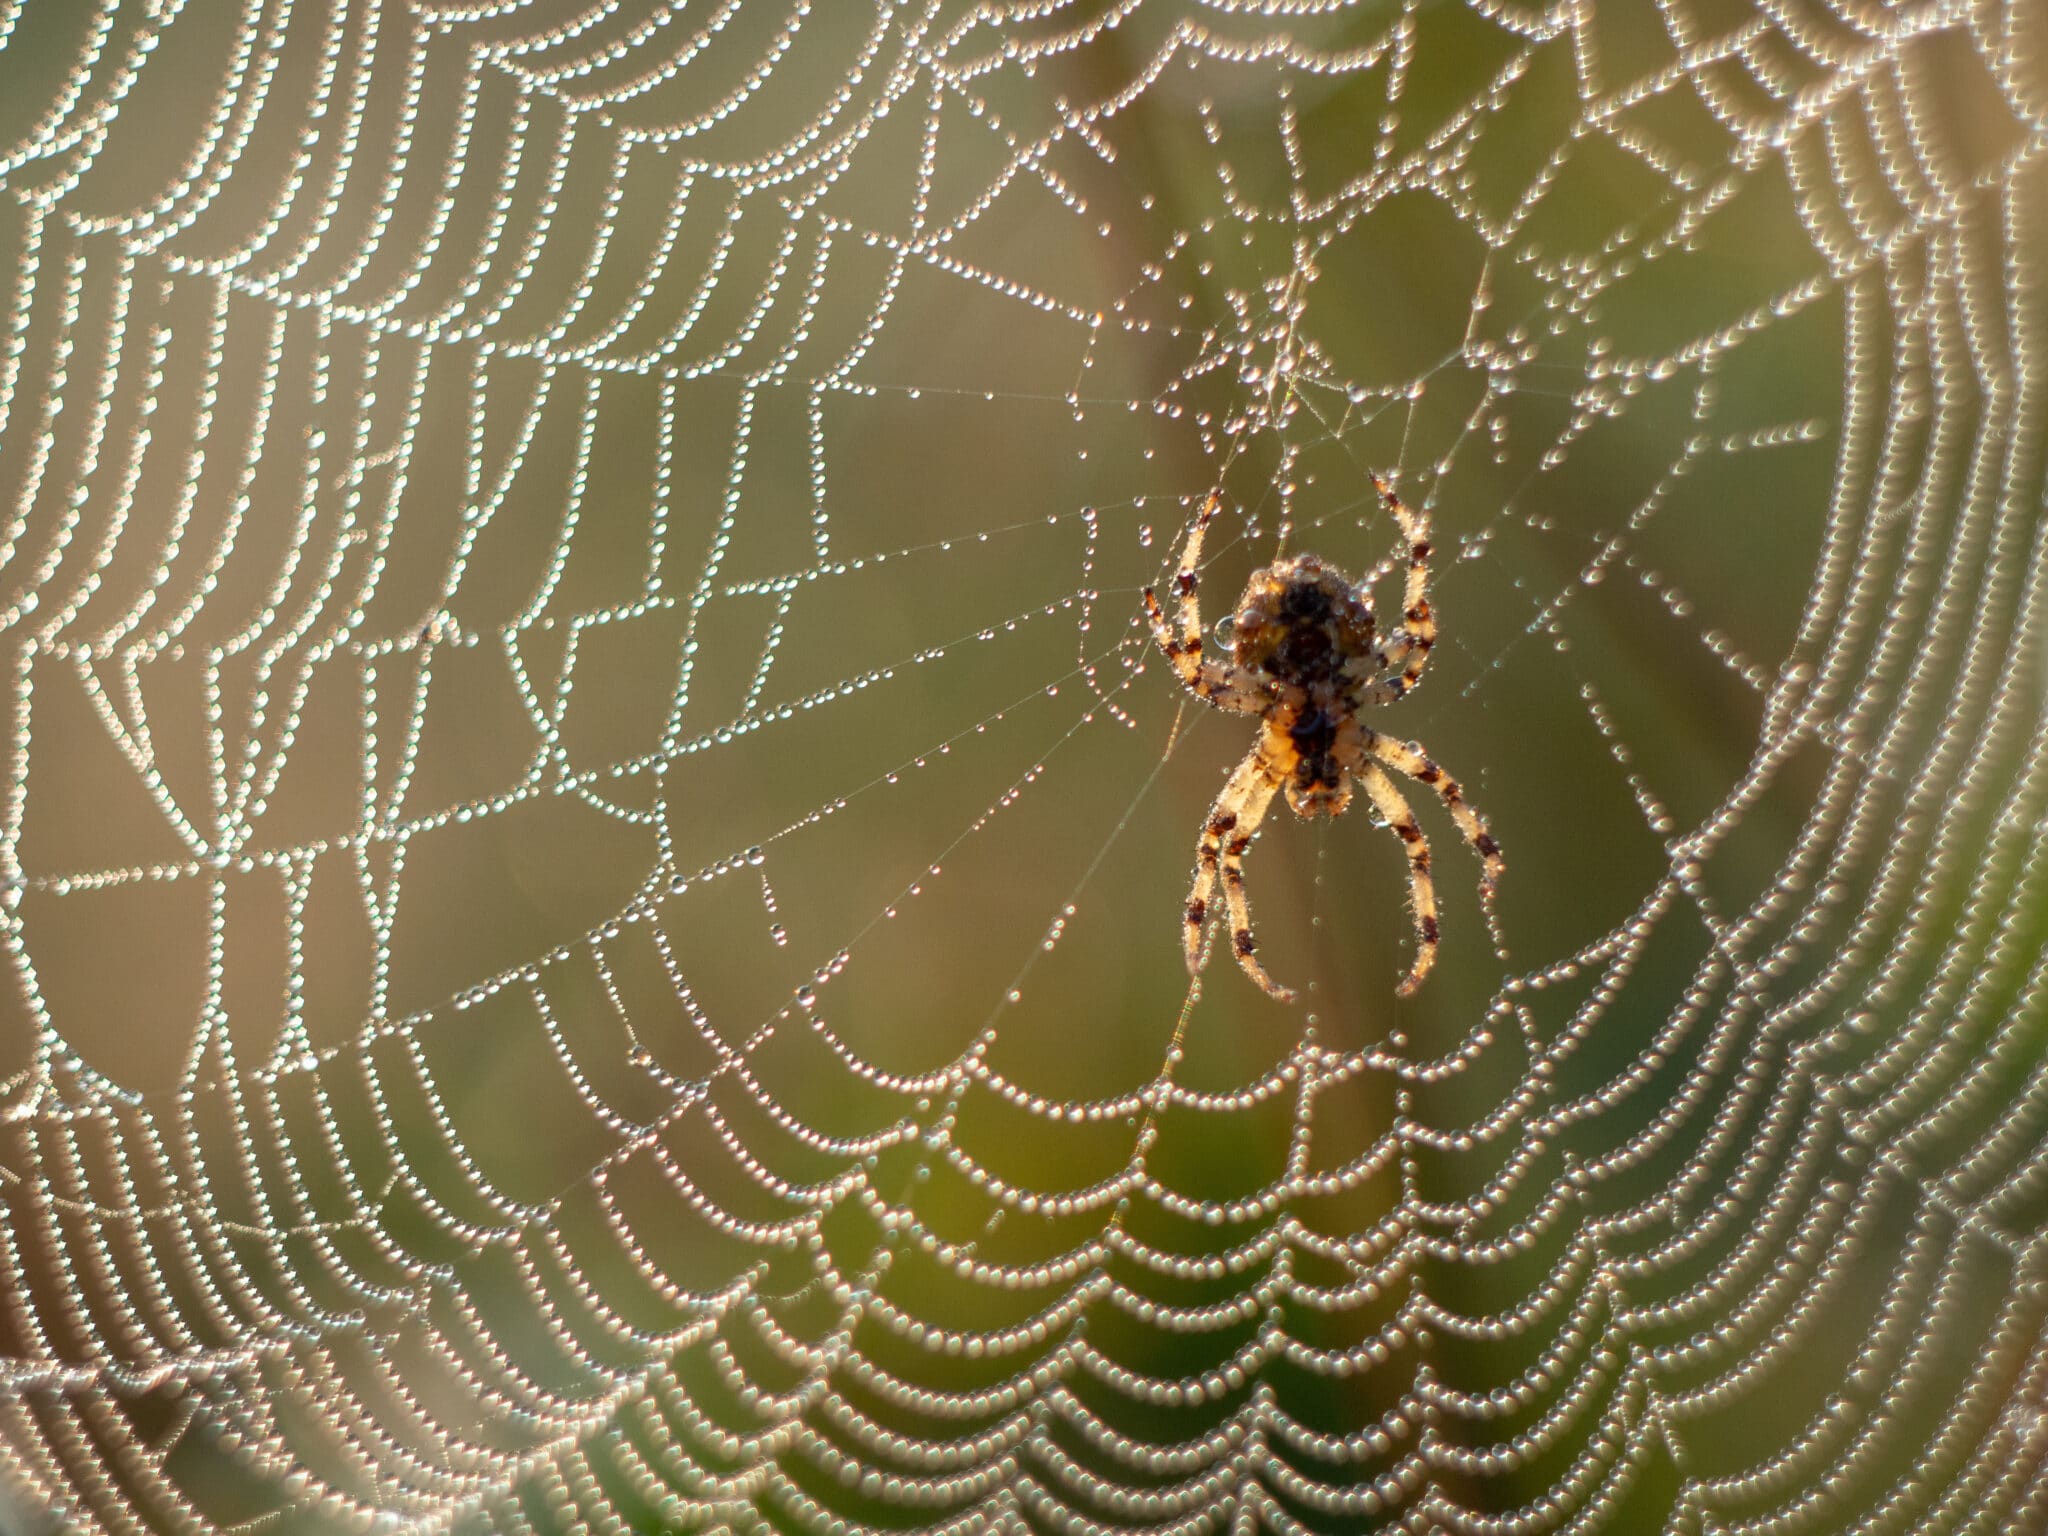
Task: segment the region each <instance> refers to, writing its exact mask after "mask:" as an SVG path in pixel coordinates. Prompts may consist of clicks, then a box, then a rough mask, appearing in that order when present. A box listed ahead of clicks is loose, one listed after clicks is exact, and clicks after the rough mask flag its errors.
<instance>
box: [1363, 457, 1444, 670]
mask: <svg viewBox="0 0 2048 1536" xmlns="http://www.w3.org/2000/svg"><path fill="white" fill-rule="evenodd" d="M1372 483H1373V487H1374V489H1376V490H1377V491H1378V492H1379V493H1380V501H1381V502H1382V503H1383V504H1384V505H1385V507H1386V509H1387V512H1388V514H1389V515H1390V516H1391V517H1392V518H1393V519H1394V521H1395V522H1397V523H1399V524H1400V525H1401V536H1402V537H1403V538H1405V539H1406V540H1407V541H1408V581H1407V586H1406V588H1405V590H1404V591H1403V592H1402V594H1401V625H1400V627H1399V628H1398V629H1396V630H1395V631H1394V632H1393V633H1392V634H1391V635H1390V636H1389V637H1388V643H1387V645H1386V646H1385V647H1384V648H1383V649H1382V650H1381V651H1380V653H1379V654H1380V660H1381V661H1382V662H1383V663H1384V664H1385V666H1386V668H1387V672H1388V675H1387V676H1385V677H1383V678H1381V679H1380V680H1379V682H1378V683H1376V684H1375V685H1374V690H1373V691H1374V693H1375V694H1376V695H1378V697H1379V699H1380V701H1381V702H1390V701H1392V700H1394V699H1398V698H1399V697H1401V695H1402V694H1404V693H1406V692H1407V691H1408V690H1409V689H1410V688H1413V687H1414V686H1415V682H1416V679H1418V678H1419V677H1421V676H1422V669H1423V668H1424V667H1425V666H1427V665H1428V664H1429V652H1430V648H1431V647H1432V646H1434V645H1435V644H1436V615H1435V614H1434V613H1432V612H1431V611H1430V606H1429V557H1430V554H1431V552H1432V546H1431V544H1430V542H1429V527H1428V524H1427V523H1426V522H1425V521H1424V519H1423V517H1422V514H1420V513H1419V512H1417V511H1415V510H1414V509H1413V508H1412V507H1410V506H1409V505H1408V503H1406V502H1405V501H1403V500H1402V499H1401V498H1400V497H1399V496H1396V495H1395V494H1394V488H1393V487H1392V486H1391V485H1389V484H1387V482H1386V481H1385V480H1383V479H1381V478H1380V477H1379V476H1378V475H1374V476H1373V477H1372Z"/></svg>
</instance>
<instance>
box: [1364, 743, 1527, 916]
mask: <svg viewBox="0 0 2048 1536" xmlns="http://www.w3.org/2000/svg"><path fill="white" fill-rule="evenodd" d="M1364 740H1365V750H1366V751H1368V752H1370V753H1371V754H1372V755H1373V756H1374V757H1376V758H1378V759H1379V760H1380V761H1381V762H1383V763H1385V764H1386V765H1387V766H1388V767H1389V768H1392V769H1394V770H1395V771H1396V772H1399V773H1405V774H1407V775H1408V777H1409V778H1411V779H1414V780H1416V781H1417V782H1418V783H1421V784H1427V785H1428V786H1429V787H1430V788H1431V789H1433V790H1435V791H1436V792H1437V797H1438V798H1439V799H1440V800H1442V801H1443V803H1444V809H1445V810H1447V811H1449V812H1450V813H1451V820H1452V821H1455V822H1456V823H1457V824H1458V830H1459V831H1460V832H1462V833H1463V834H1464V835H1465V841H1466V842H1468V843H1470V844H1471V845H1472V851H1473V852H1474V853H1476V854H1478V855H1479V860H1480V863H1481V864H1482V866H1484V871H1485V872H1484V873H1483V874H1482V875H1481V876H1480V880H1479V894H1480V895H1481V896H1483V897H1485V898H1486V899H1488V900H1489V901H1490V900H1492V899H1493V893H1494V889H1495V887H1496V886H1498V885H1499V884H1500V877H1501V875H1502V873H1503V872H1504V871H1505V870H1506V869H1507V861H1506V860H1505V859H1503V858H1502V857H1501V853H1500V844H1499V843H1496V842H1495V841H1494V840H1493V835H1492V834H1491V833H1489V832H1488V831H1487V830H1486V823H1485V822H1484V821H1482V820H1481V819H1480V816H1479V813H1478V812H1477V811H1475V810H1473V809H1472V807H1471V806H1469V805H1467V804H1466V803H1465V792H1464V791H1463V790H1462V789H1460V788H1459V787H1458V781H1457V780H1456V779H1454V778H1452V777H1451V776H1450V775H1449V774H1448V773H1445V772H1444V771H1443V769H1441V768H1439V767H1437V765H1436V761H1435V759H1433V758H1431V757H1430V755H1429V754H1428V753H1427V752H1425V751H1423V750H1422V747H1421V745H1420V744H1419V743H1417V742H1413V741H1396V740H1395V739H1394V738H1393V737H1391V736H1382V735H1380V734H1379V732H1377V731H1368V732H1366V733H1365V737H1364Z"/></svg>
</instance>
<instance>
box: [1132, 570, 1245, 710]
mask: <svg viewBox="0 0 2048 1536" xmlns="http://www.w3.org/2000/svg"><path fill="white" fill-rule="evenodd" d="M1145 613H1146V616H1147V617H1148V618H1150V619H1151V621H1152V635H1153V638H1154V639H1156V640H1157V641H1158V642H1159V649H1160V650H1162V651H1164V652H1165V653H1166V659H1167V660H1168V661H1169V662H1171V663H1172V664H1173V670H1174V671H1175V672H1177V673H1178V674H1180V680H1181V682H1183V683H1184V684H1186V685H1187V687H1188V688H1189V689H1190V690H1192V691H1193V692H1195V693H1198V694H1200V695H1201V696H1202V697H1203V698H1205V699H1207V700H1208V701H1209V702H1210V703H1211V704H1214V705H1217V706H1218V707H1219V708H1222V709H1233V710H1236V711H1238V712H1239V713H1240V714H1247V715H1256V714H1258V713H1259V712H1260V711H1261V710H1263V709H1264V708H1265V707H1266V701H1265V695H1264V693H1263V691H1262V690H1260V689H1259V688H1257V687H1255V686H1253V685H1252V682H1251V679H1250V678H1249V676H1248V675H1247V674H1246V673H1245V672H1244V671H1243V670H1242V669H1240V668H1238V667H1235V666H1229V665H1226V664H1225V663H1223V662H1220V661H1204V660H1203V659H1202V637H1201V636H1200V635H1196V636H1194V637H1192V638H1191V639H1185V640H1184V639H1181V638H1180V637H1179V636H1177V635H1175V634H1174V632H1173V630H1172V629H1171V628H1169V627H1168V625H1167V622H1166V614H1165V613H1164V612H1163V611H1162V610H1161V609H1160V606H1159V595H1158V594H1157V593H1156V592H1154V591H1153V590H1152V589H1151V588H1150V587H1147V588H1146V589H1145Z"/></svg>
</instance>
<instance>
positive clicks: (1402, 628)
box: [1145, 475, 1505, 1002]
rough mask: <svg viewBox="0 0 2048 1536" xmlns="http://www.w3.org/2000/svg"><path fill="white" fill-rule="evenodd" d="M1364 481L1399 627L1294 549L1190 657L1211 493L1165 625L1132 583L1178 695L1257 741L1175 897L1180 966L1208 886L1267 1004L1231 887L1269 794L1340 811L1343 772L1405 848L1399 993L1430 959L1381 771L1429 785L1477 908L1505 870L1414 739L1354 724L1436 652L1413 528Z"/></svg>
mask: <svg viewBox="0 0 2048 1536" xmlns="http://www.w3.org/2000/svg"><path fill="white" fill-rule="evenodd" d="M1373 485H1374V486H1375V487H1376V488H1377V489H1378V491H1379V493H1380V500H1381V501H1382V502H1383V503H1384V504H1385V505H1386V509H1387V511H1388V512H1389V513H1390V514H1391V515H1392V516H1393V518H1394V520H1395V521H1396V522H1397V523H1399V524H1400V525H1401V532H1402V534H1403V535H1404V536H1405V537H1406V538H1407V540H1408V580H1407V590H1406V593H1405V594H1404V598H1403V602H1402V614H1401V622H1400V624H1399V625H1397V626H1396V627H1395V628H1394V629H1393V630H1391V631H1390V632H1389V633H1388V634H1387V635H1386V636H1385V637H1384V638H1382V636H1381V635H1380V633H1379V627H1378V623H1377V621H1376V620H1375V618H1374V616H1373V611H1372V607H1371V605H1370V604H1369V603H1368V602H1367V601H1366V592H1365V589H1364V588H1363V586H1361V585H1357V584H1354V583H1353V582H1351V581H1350V580H1349V579H1348V578H1347V577H1346V576H1345V575H1344V574H1343V573H1342V572H1341V571H1338V570H1335V569H1333V568H1332V567H1330V566H1327V565H1325V564H1323V562H1322V561H1321V560H1319V559H1317V558H1316V557H1315V556H1314V555H1310V554H1300V555H1295V556H1293V557H1292V558H1290V559H1286V560H1280V561H1276V562H1275V563H1273V564H1272V565H1269V566H1267V567H1266V568H1265V569H1264V570H1261V571H1256V572H1254V573H1253V575H1252V579H1251V581H1250V582H1249V583H1247V584H1246V586H1245V589H1244V596H1243V597H1241V598H1240V599H1238V604H1237V612H1236V614H1235V615H1234V616H1233V623H1234V625H1235V633H1234V634H1233V635H1232V637H1231V643H1230V648H1231V658H1230V660H1228V661H1214V660H1210V659H1208V658H1207V657H1205V656H1204V655H1203V654H1202V612H1201V607H1200V605H1199V604H1198V603H1197V601H1196V598H1195V589H1196V587H1197V586H1198V585H1199V584H1200V580H1201V578H1200V575H1199V573H1198V572H1197V570H1196V567H1197V566H1198V565H1199V564H1200V563H1201V557H1202V535H1203V534H1204V533H1206V532H1207V531H1208V527H1209V521H1210V519H1211V518H1213V517H1214V516H1215V515H1216V506H1217V499H1216V497H1214V496H1211V497H1210V498H1209V500H1208V502H1207V504H1206V505H1204V506H1203V508H1202V511H1201V515H1200V516H1199V517H1197V518H1196V519H1195V524H1194V526H1193V527H1192V528H1190V529H1189V530H1188V536H1187V542H1186V544H1185V545H1184V546H1183V547H1182V549H1181V554H1180V569H1179V571H1178V572H1177V573H1176V575H1175V578H1174V581H1175V585H1176V587H1177V588H1178V589H1179V593H1180V604H1179V613H1178V618H1179V621H1180V625H1179V629H1178V630H1176V629H1175V628H1174V627H1173V626H1172V625H1170V624H1169V623H1168V622H1167V618H1166V614H1165V613H1164V612H1163V611H1162V610H1161V608H1160V606H1159V597H1158V594H1157V593H1156V592H1154V591H1153V589H1152V588H1150V587H1147V588H1146V589H1145V611H1146V613H1147V614H1148V615H1150V617H1151V620H1152V632H1153V634H1154V636H1155V637H1156V638H1157V639H1158V641H1159V648H1160V649H1161V650H1163V651H1164V652H1166V659H1167V660H1168V661H1169V662H1171V663H1172V664H1173V669H1174V671H1175V672H1177V673H1179V674H1180V680H1181V682H1182V683H1183V684H1185V685H1186V686H1187V689H1188V691H1189V692H1191V693H1193V694H1195V695H1196V696H1197V697H1200V698H1203V699H1206V700H1208V702H1209V703H1211V704H1214V705H1215V706H1216V707H1217V708H1219V709H1227V710H1232V711H1235V712H1236V713H1239V714H1246V715H1257V716H1259V717H1260V720H1261V730H1260V733H1259V739H1258V741H1257V742H1256V743H1255V744H1254V745H1253V747H1252V749H1251V751H1250V752H1248V753H1247V754H1246V755H1245V759H1244V761H1243V762H1241V763H1239V764H1238V765H1237V769H1236V771H1235V772H1234V773H1232V774H1231V776H1230V781H1229V782H1228V783H1227V784H1225V785H1224V786H1223V793H1222V794H1220V795H1218V796H1217V797H1216V803H1215V804H1214V805H1213V806H1211V807H1210V809H1209V821H1208V824H1207V825H1206V826H1205V827H1204V828H1203V829H1202V840H1201V844H1200V848H1199V851H1198V852H1197V854H1196V856H1195V884H1194V889H1193V890H1192V891H1190V892H1189V893H1188V904H1187V911H1186V913H1185V917H1184V921H1183V925H1182V931H1181V938H1182V941H1183V943H1184V944H1185V947H1186V949H1187V960H1188V971H1189V973H1190V974H1193V973H1194V972H1196V971H1198V970H1200V969H1201V961H1202V928H1203V925H1204V923H1206V922H1207V920H1208V917H1209V910H1210V909H1209V899H1210V896H1211V894H1212V893H1213V892H1214V890H1215V888H1216V883H1217V881H1218V879H1219V878H1220V879H1221V881H1222V884H1223V899H1224V901H1225V902H1226V903H1227V904H1228V908H1229V912H1230V942H1231V948H1232V949H1233V950H1234V951H1235V952H1236V954H1237V963H1238V964H1239V965H1241V966H1243V967H1244V970H1245V974H1246V975H1248V976H1250V977H1251V979H1252V980H1253V981H1256V982H1257V983H1258V984H1259V985H1260V986H1261V987H1264V988H1265V989H1266V991H1268V992H1269V993H1271V994H1272V995H1273V996H1274V997H1277V998H1279V999H1280V1000H1281V1001H1282V1002H1287V1001H1290V1000H1291V999H1292V998H1293V996H1294V993H1293V992H1292V991H1290V990H1289V989H1288V988H1286V987H1283V986H1281V985H1280V984H1279V983H1278V982H1276V981H1274V980H1273V978H1272V977H1270V976H1268V975H1267V974H1266V970H1265V967H1264V966H1262V965H1260V964H1259V962H1258V959H1257V957H1256V955H1255V954H1254V949H1255V945H1254V942H1253V939H1252V914H1251V903H1250V901H1249V899H1248V898H1247V897H1246V896H1245V891H1244V855H1245V850H1246V849H1247V848H1249V847H1250V846H1251V843H1252V837H1253V836H1254V834H1256V833H1257V831H1258V828H1259V823H1260V821H1262V820H1263V819H1264V818H1265V815H1266V809H1267V807H1268V806H1270V805H1271V804H1272V803H1273V796H1274V795H1275V794H1276V793H1279V792H1283V791H1284V792H1285V794H1286V796H1287V803H1288V805H1290V806H1291V807H1293V809H1294V813H1295V814H1296V815H1297V816H1304V817H1308V816H1340V815H1342V814H1343V813H1344V810H1345V808H1346V807H1348V806H1349V805H1350V804H1351V780H1352V779H1354V778H1355V779H1357V780H1358V782H1359V783H1360V784H1363V785H1364V786H1365V793H1366V796H1367V797H1368V798H1369V799H1370V800H1371V801H1372V803H1373V807H1374V809H1376V810H1377V811H1378V812H1379V814H1380V817H1381V819H1382V820H1384V821H1385V822H1386V824H1387V825H1388V826H1389V827H1391V828H1393V830H1394V832H1395V834H1396V835H1397V836H1399V837H1400V839H1401V841H1402V842H1403V843H1405V844H1406V845H1407V848H1408V890H1409V895H1410V898H1411V900H1412V902H1413V905H1414V909H1415V911H1414V916H1415V936H1416V942H1417V947H1416V952H1415V965H1414V967H1413V968H1412V969H1411V970H1410V971H1409V972H1408V974H1407V976H1406V977H1404V978H1403V979H1402V981H1401V984H1400V986H1399V987H1397V988H1396V989H1395V990H1396V991H1397V992H1398V993H1399V994H1400V995H1401V996H1403V997H1406V996H1408V995H1409V994H1410V993H1412V992H1413V991H1414V990H1415V989H1416V988H1417V987H1419V986H1420V985H1422V978H1423V977H1425V976H1427V975H1428V974H1429V968H1430V966H1431V965H1433V964H1434V963H1435V962H1436V947H1437V920H1436V888H1435V886H1434V885H1433V884H1432V883H1431V881H1430V876H1429V839H1428V838H1426V837H1424V836H1423V835H1422V828H1421V827H1419V826H1417V825H1416V824H1415V812H1414V811H1413V809H1411V808H1410V806H1409V804H1408V802H1407V800H1406V799H1405V798H1404V797H1403V796H1402V794H1401V791H1400V790H1399V789H1397V788H1396V787H1395V785H1394V781H1393V779H1392V778H1391V777H1389V775H1388V773H1387V770H1388V769H1389V768H1391V769H1393V770H1394V771H1395V772H1396V773H1401V774H1405V775H1406V776H1407V777H1409V778H1411V779H1415V780H1417V781H1418V782H1420V783H1422V784H1426V785H1428V786H1429V788H1431V789H1433V790H1435V791H1436V793H1437V796H1438V798H1440V799H1441V800H1442V801H1443V803H1444V808H1445V809H1446V810H1448V811H1449V812H1450V813H1451V820H1452V821H1454V822H1456V823H1457V826H1458V830H1459V831H1460V832H1462V833H1464V835H1465V841H1466V842H1468V843H1470V844H1471V845H1472V847H1473V850H1474V851H1475V852H1476V853H1477V854H1478V855H1479V858H1480V862H1481V864H1482V866H1483V869H1484V872H1483V874H1482V875H1481V877H1480V881H1479V893H1480V895H1481V896H1482V897H1484V898H1485V899H1487V900H1489V901H1490V900H1492V898H1493V893H1494V888H1495V886H1496V884H1497V883H1498V882H1499V880H1500V874H1501V870H1502V869H1503V868H1504V867H1505V865H1504V863H1503V861H1502V859H1501V855H1500V845H1499V844H1497V843H1496V842H1494V840H1493V838H1492V837H1491V836H1489V835H1488V833H1487V830H1486V824H1485V823H1484V822H1483V821H1481V820H1480V819H1479V813H1478V812H1476V811H1474V810H1473V809H1472V807H1471V806H1469V805H1467V804H1466V803H1465V796H1464V792H1463V791H1462V790H1460V789H1459V788H1458V783H1457V781H1456V780H1455V779H1453V778H1451V777H1450V776H1449V775H1448V774H1446V773H1445V772H1444V771H1443V769H1441V768H1439V767H1438V766H1437V765H1436V764H1435V763H1434V762H1432V761H1431V760H1430V757H1429V754H1428V753H1426V752H1424V751H1423V750H1422V747H1421V745H1420V744H1419V743H1416V742H1412V741H1396V740H1395V739H1394V738H1392V737H1390V736H1382V735H1381V734H1380V733H1379V732H1377V731H1375V730H1373V729H1371V728H1370V727H1369V726H1366V725H1365V724H1363V723H1362V722H1361V721H1360V720H1359V718H1358V717H1359V714H1360V712H1361V711H1362V710H1363V709H1364V708H1365V707H1366V706H1367V705H1371V704H1391V703H1393V702H1394V701H1395V700H1396V699H1398V698H1400V697H1401V695H1402V694H1404V693H1406V692H1407V691H1408V690H1409V689H1410V688H1413V687H1414V686H1415V684H1416V681H1417V679H1419V678H1420V677H1421V676H1422V669H1423V668H1424V667H1425V666H1426V665H1427V664H1428V662H1429V650H1430V647H1431V646H1432V645H1434V644H1435V643H1436V621H1435V619H1434V618H1433V617H1432V616H1431V614H1430V611H1429V555H1430V544H1429V533H1428V529H1427V528H1426V527H1425V526H1424V524H1423V520H1422V518H1421V517H1420V516H1419V515H1418V514H1416V513H1415V512H1414V511H1413V510H1411V509H1410V508H1409V507H1408V506H1407V505H1406V504H1405V503H1403V502H1402V500H1401V498H1400V497H1398V496H1396V495H1395V494H1394V491H1393V487H1391V486H1390V485H1388V484H1387V482H1386V481H1385V480H1383V479H1381V478H1380V477H1379V476H1378V475H1374V476H1373Z"/></svg>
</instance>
